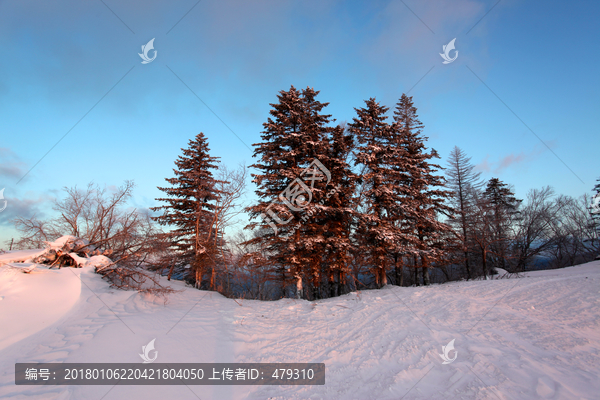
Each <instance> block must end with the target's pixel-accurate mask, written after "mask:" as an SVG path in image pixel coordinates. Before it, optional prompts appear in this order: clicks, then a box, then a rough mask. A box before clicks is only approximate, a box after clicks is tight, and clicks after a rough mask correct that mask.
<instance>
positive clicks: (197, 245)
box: [152, 133, 222, 289]
mask: <svg viewBox="0 0 600 400" xmlns="http://www.w3.org/2000/svg"><path fill="white" fill-rule="evenodd" d="M182 151H183V155H180V156H179V157H178V158H177V160H176V161H175V166H176V168H175V169H173V172H174V174H175V177H173V178H166V179H165V180H166V181H167V182H168V183H169V184H170V185H171V186H170V187H159V188H158V189H160V190H161V191H163V192H164V193H165V194H166V195H167V196H168V197H165V198H158V199H156V200H158V201H161V202H164V203H166V204H165V205H162V206H159V207H153V208H152V210H153V211H162V214H161V215H159V216H158V217H154V218H153V219H154V220H155V221H156V222H158V223H159V224H160V225H163V226H168V227H171V228H172V229H171V230H170V231H169V232H168V233H167V234H166V235H167V237H168V239H169V240H170V242H171V243H172V247H173V248H174V249H175V251H176V252H177V253H178V255H179V256H180V260H182V262H183V263H189V264H190V265H191V267H192V268H191V271H190V275H189V276H188V277H187V278H188V280H189V281H191V282H193V283H194V284H195V285H196V286H197V287H200V286H201V284H202V278H203V276H204V274H205V272H207V270H208V268H209V267H212V268H214V267H215V264H216V263H217V260H218V258H219V255H220V253H221V252H220V251H219V248H220V246H221V245H222V238H215V237H214V235H215V229H214V222H215V221H214V217H215V216H214V207H215V200H216V199H217V196H218V195H219V193H218V190H217V189H216V188H215V184H216V180H215V179H214V178H213V174H212V171H213V170H216V169H217V163H218V158H217V157H211V156H210V155H209V152H210V149H209V148H208V142H207V139H206V137H205V136H204V134H203V133H199V134H198V135H196V137H195V138H194V139H193V140H190V141H189V143H188V147H187V148H185V149H182ZM172 272H173V266H172V267H171V270H170V271H169V278H170V276H171V274H172ZM212 289H214V287H213V288H212Z"/></svg>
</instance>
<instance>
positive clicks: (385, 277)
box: [379, 267, 387, 287]
mask: <svg viewBox="0 0 600 400" xmlns="http://www.w3.org/2000/svg"><path fill="white" fill-rule="evenodd" d="M379 273H380V274H381V279H380V281H381V287H384V286H385V285H387V275H386V274H385V267H381V268H380V272H379Z"/></svg>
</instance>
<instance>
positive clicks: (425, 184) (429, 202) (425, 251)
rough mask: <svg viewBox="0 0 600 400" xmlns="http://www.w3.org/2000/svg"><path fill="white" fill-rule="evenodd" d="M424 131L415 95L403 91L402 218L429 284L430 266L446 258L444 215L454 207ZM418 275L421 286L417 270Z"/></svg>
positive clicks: (398, 131) (397, 124)
mask: <svg viewBox="0 0 600 400" xmlns="http://www.w3.org/2000/svg"><path fill="white" fill-rule="evenodd" d="M422 130H423V124H422V123H421V121H419V118H418V115H417V108H416V107H415V106H414V104H413V100H412V97H409V96H407V95H406V94H403V95H402V97H401V98H400V100H399V102H398V103H397V104H396V108H395V110H394V124H393V137H394V142H395V143H398V144H399V145H400V146H401V147H402V149H403V152H402V157H403V158H404V159H403V162H402V163H400V164H398V167H399V168H398V172H400V174H401V177H400V180H399V182H398V187H399V189H400V192H399V196H400V205H401V207H400V209H401V210H402V212H403V213H404V214H403V215H401V217H402V218H403V219H404V220H405V222H404V223H403V226H404V227H406V228H404V229H403V239H404V241H405V242H406V243H407V247H408V246H410V253H411V254H412V257H413V260H414V263H413V267H414V268H417V267H418V268H421V272H422V275H423V282H424V283H425V284H429V268H431V267H432V266H434V265H435V264H436V263H441V262H442V261H443V260H442V259H443V257H444V255H445V252H446V251H445V248H446V245H447V240H448V233H449V232H450V230H451V228H450V226H449V225H448V224H446V223H444V222H441V221H440V217H441V216H442V215H444V214H445V215H449V214H450V213H452V212H453V210H452V208H451V207H449V206H448V205H446V203H445V202H446V199H447V198H448V197H450V195H451V192H450V191H448V190H445V189H444V187H443V186H444V184H445V180H444V178H443V177H442V176H441V175H437V171H438V170H440V169H441V167H440V166H439V165H437V164H434V163H431V162H430V161H429V160H431V159H433V158H440V157H439V155H438V153H437V152H436V151H435V150H434V149H431V151H427V147H426V146H425V141H426V140H427V137H425V136H423V135H422ZM415 277H416V278H417V279H416V284H417V285H418V284H419V280H418V275H417V274H416V270H415Z"/></svg>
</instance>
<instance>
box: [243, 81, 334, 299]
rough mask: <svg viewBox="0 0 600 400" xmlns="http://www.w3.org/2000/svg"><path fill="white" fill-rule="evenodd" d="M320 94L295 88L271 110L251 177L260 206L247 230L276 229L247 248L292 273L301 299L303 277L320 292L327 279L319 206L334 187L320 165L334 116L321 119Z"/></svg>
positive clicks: (266, 231)
mask: <svg viewBox="0 0 600 400" xmlns="http://www.w3.org/2000/svg"><path fill="white" fill-rule="evenodd" d="M318 93H319V92H318V91H315V90H314V89H311V88H306V89H304V90H302V91H299V90H297V89H296V88H294V87H293V86H292V87H291V88H290V90H289V91H280V92H279V95H278V96H277V97H278V100H279V101H278V103H274V104H271V106H272V107H273V108H272V109H271V111H270V114H271V117H270V118H269V119H268V120H267V122H266V123H264V124H263V127H264V131H263V132H262V135H261V138H262V142H261V143H257V144H254V146H255V147H256V148H255V151H254V157H257V158H258V161H257V162H256V163H255V164H253V165H252V166H251V167H253V168H256V169H257V170H258V171H259V173H257V174H252V176H253V178H254V179H253V182H255V183H256V185H257V186H258V188H257V190H256V194H257V195H258V197H259V203H258V204H257V205H254V206H251V207H248V208H247V211H248V213H249V214H250V217H251V218H252V219H254V220H255V221H254V222H252V223H250V224H249V225H248V226H247V227H246V228H249V229H255V228H269V227H271V228H273V229H263V230H262V232H263V233H264V234H262V235H260V236H256V237H254V238H253V239H251V240H249V241H248V242H246V244H247V245H259V246H260V247H262V248H263V249H264V250H265V251H266V253H267V254H269V257H268V262H269V264H270V265H271V266H273V267H275V268H278V269H279V270H280V272H281V273H282V274H284V273H285V270H289V274H291V276H292V277H293V278H294V279H295V280H296V284H297V296H299V297H300V296H302V294H303V293H302V292H303V277H305V276H308V277H310V281H311V282H312V284H313V287H317V288H318V286H319V282H320V279H321V277H322V276H321V273H320V268H321V259H322V254H320V253H319V252H317V251H316V248H315V247H316V246H317V244H318V243H320V242H322V233H321V231H322V228H319V221H320V220H321V216H320V214H321V213H322V207H321V206H318V205H317V204H316V203H315V202H318V201H319V200H320V199H324V198H325V197H326V191H327V190H328V187H330V186H331V185H328V184H329V183H330V182H329V181H330V180H331V175H329V176H327V174H329V172H328V170H327V167H325V166H324V165H323V164H322V163H321V161H323V162H325V161H326V160H327V156H328V155H329V152H330V150H329V149H330V144H329V139H328V135H329V134H330V133H331V131H332V129H334V128H332V127H329V126H328V124H329V123H330V122H332V119H331V115H327V114H322V113H321V111H322V109H323V108H325V107H326V106H327V105H328V103H321V102H319V101H318V100H316V96H317V95H318ZM323 168H325V170H326V171H327V173H325V172H324V171H323Z"/></svg>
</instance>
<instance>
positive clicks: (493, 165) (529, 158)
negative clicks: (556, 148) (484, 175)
mask: <svg viewBox="0 0 600 400" xmlns="http://www.w3.org/2000/svg"><path fill="white" fill-rule="evenodd" d="M549 145H550V147H553V146H552V145H551V144H549ZM544 151H546V148H545V147H543V146H536V147H535V149H533V150H532V151H531V152H529V153H526V152H519V153H510V154H507V155H505V156H503V157H501V158H499V159H498V161H493V160H490V155H489V154H487V155H486V156H485V158H484V159H483V160H482V161H481V162H480V163H479V164H477V165H476V166H475V169H477V170H478V171H480V172H488V173H489V172H493V173H494V174H499V173H502V172H504V171H506V170H508V169H514V168H516V167H523V166H526V165H527V164H530V163H531V162H533V161H535V160H536V159H537V158H538V157H539V156H540V155H541V154H542V153H543V152H544Z"/></svg>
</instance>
